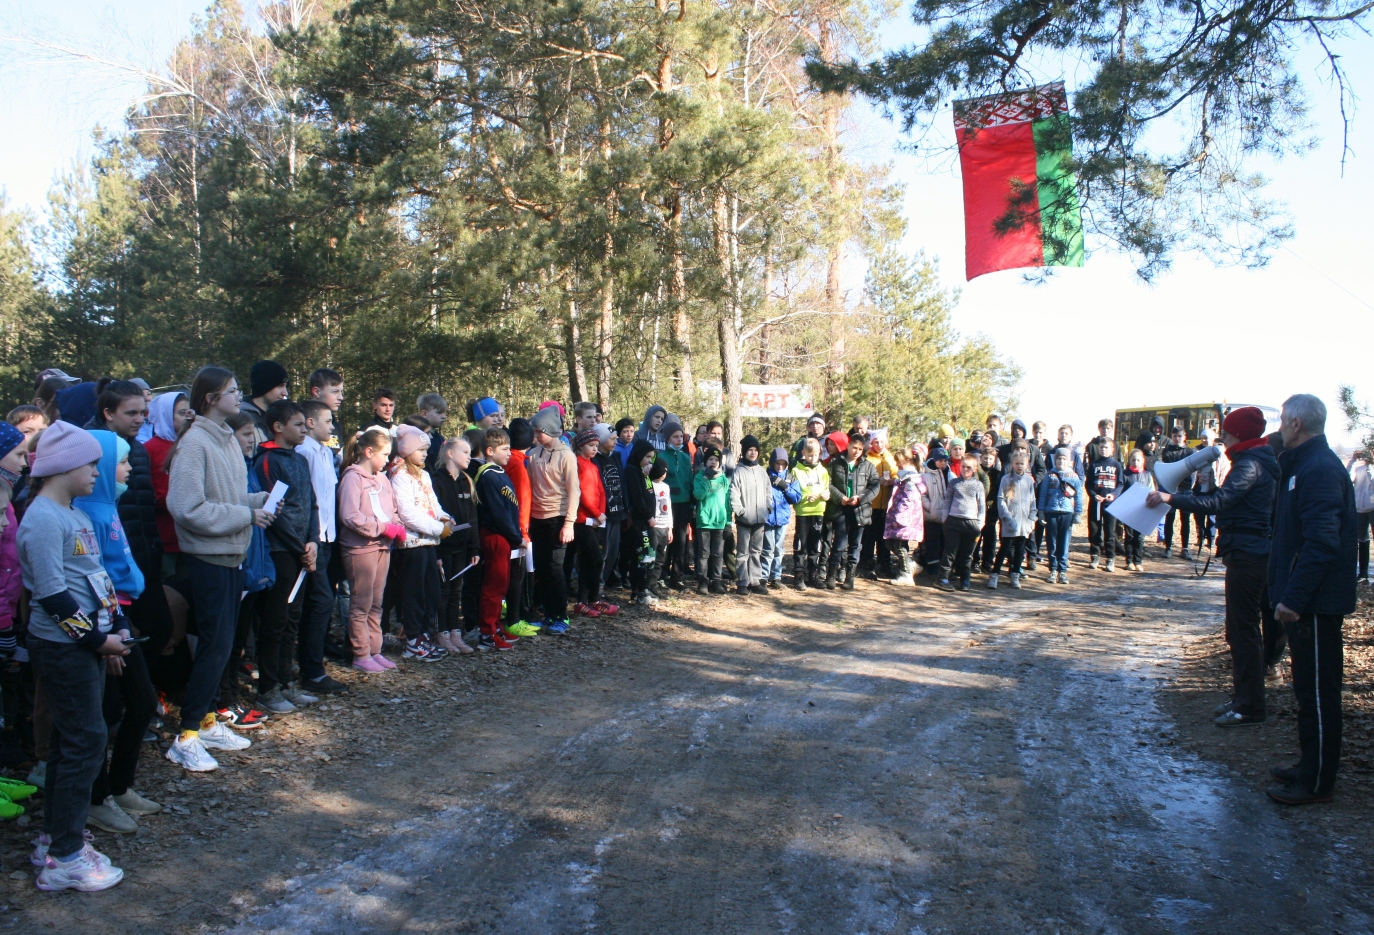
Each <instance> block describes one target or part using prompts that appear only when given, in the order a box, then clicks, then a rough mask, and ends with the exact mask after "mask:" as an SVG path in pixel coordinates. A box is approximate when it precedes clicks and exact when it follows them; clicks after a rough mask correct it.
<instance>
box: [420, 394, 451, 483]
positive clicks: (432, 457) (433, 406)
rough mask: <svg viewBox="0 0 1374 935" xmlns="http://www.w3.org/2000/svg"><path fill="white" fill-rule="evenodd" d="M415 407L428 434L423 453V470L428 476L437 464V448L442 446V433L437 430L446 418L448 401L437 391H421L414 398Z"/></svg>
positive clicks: (431, 475)
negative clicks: (426, 452) (426, 447)
mask: <svg viewBox="0 0 1374 935" xmlns="http://www.w3.org/2000/svg"><path fill="white" fill-rule="evenodd" d="M415 408H416V409H417V410H419V414H420V418H421V419H423V420H424V421H425V425H426V426H428V428H427V429H426V430H425V431H426V432H427V433H428V434H429V453H428V454H426V455H425V470H426V471H428V472H429V475H430V477H433V476H434V470H435V468H436V467H438V465H439V450H440V449H441V448H443V447H444V433H443V432H441V431H439V429H440V428H442V427H443V424H444V422H445V421H446V420H447V419H448V403H447V402H446V401H445V400H444V397H442V396H440V395H439V394H438V393H421V394H420V395H419V397H417V398H416V400H415Z"/></svg>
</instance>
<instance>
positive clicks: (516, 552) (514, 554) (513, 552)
mask: <svg viewBox="0 0 1374 935" xmlns="http://www.w3.org/2000/svg"><path fill="white" fill-rule="evenodd" d="M520 552H521V550H520V549H511V550H510V557H511V558H519V557H520Z"/></svg>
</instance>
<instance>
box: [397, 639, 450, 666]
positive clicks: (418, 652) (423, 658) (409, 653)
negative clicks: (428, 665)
mask: <svg viewBox="0 0 1374 935" xmlns="http://www.w3.org/2000/svg"><path fill="white" fill-rule="evenodd" d="M401 658H402V659H418V660H419V661H420V662H438V661H439V660H440V659H442V658H443V656H440V655H438V654H437V653H436V652H435V647H434V646H431V645H430V644H429V642H428V641H426V640H406V648H405V649H403V650H402V651H401Z"/></svg>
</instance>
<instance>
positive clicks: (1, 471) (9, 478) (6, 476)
mask: <svg viewBox="0 0 1374 935" xmlns="http://www.w3.org/2000/svg"><path fill="white" fill-rule="evenodd" d="M0 480H3V481H4V482H5V483H7V484H9V485H10V486H11V487H13V486H14V485H15V484H17V483H19V475H18V474H16V473H14V472H13V471H11V470H10V469H9V468H6V467H0Z"/></svg>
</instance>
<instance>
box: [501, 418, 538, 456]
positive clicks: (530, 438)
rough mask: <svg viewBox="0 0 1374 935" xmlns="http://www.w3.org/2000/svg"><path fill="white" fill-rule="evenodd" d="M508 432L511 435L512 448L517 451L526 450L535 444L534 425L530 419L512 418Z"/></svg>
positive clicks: (507, 428) (507, 427)
mask: <svg viewBox="0 0 1374 935" xmlns="http://www.w3.org/2000/svg"><path fill="white" fill-rule="evenodd" d="M506 433H507V434H509V435H510V446H511V448H513V449H515V450H516V451H526V450H528V449H529V447H530V446H531V445H533V444H534V426H532V425H530V420H529V419H511V420H510V424H509V425H507V426H506Z"/></svg>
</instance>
